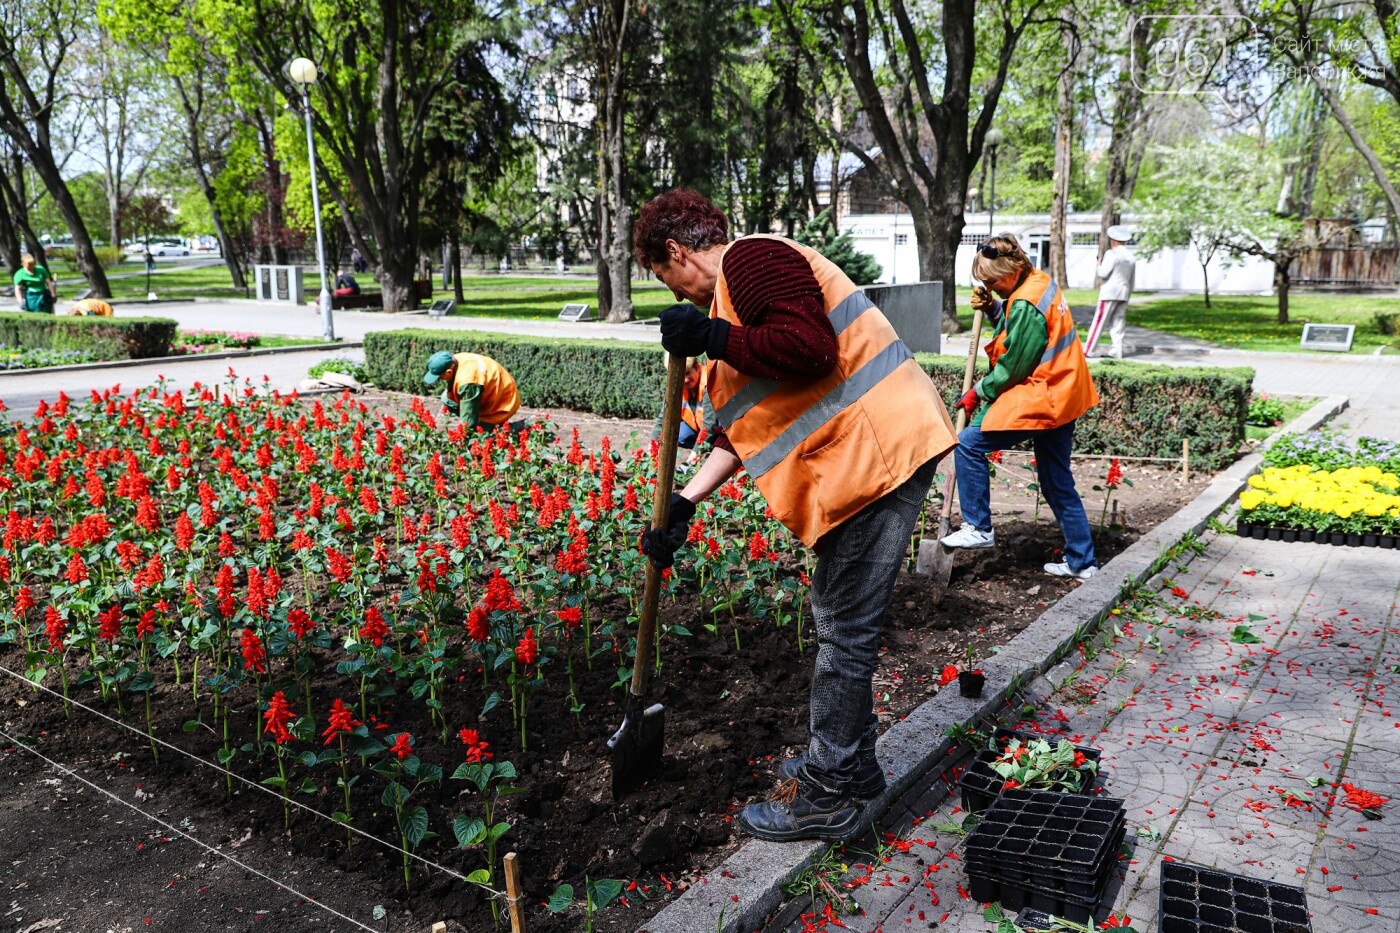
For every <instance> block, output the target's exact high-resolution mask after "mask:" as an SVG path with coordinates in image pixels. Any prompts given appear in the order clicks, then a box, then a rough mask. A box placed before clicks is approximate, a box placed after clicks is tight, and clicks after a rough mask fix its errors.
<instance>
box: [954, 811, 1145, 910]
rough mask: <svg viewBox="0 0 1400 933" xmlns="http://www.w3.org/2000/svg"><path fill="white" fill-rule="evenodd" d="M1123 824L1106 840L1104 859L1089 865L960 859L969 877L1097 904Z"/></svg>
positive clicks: (1106, 881)
mask: <svg viewBox="0 0 1400 933" xmlns="http://www.w3.org/2000/svg"><path fill="white" fill-rule="evenodd" d="M1125 835H1126V827H1125V826H1124V825H1122V824H1119V825H1118V826H1117V828H1116V829H1115V830H1114V832H1113V835H1112V836H1111V837H1110V839H1109V846H1108V848H1107V851H1106V853H1105V855H1104V856H1103V858H1102V859H1101V860H1100V861H1099V862H1097V863H1095V864H1094V865H1092V866H1078V865H1071V866H1066V865H1064V864H1060V865H1043V866H1037V865H1031V864H1026V863H1020V864H1007V863H1004V862H986V861H979V860H975V859H971V858H965V859H964V860H963V863H964V864H963V867H964V869H965V870H966V871H967V875H968V878H969V879H971V880H973V881H977V880H979V879H981V880H986V881H992V882H995V883H997V884H999V885H1001V887H1002V888H1003V889H1004V888H1006V887H1009V886H1013V887H1016V888H1019V889H1020V890H1022V891H1026V892H1034V893H1036V894H1039V895H1043V896H1045V897H1048V898H1051V899H1063V900H1072V901H1076V902H1080V903H1097V902H1098V899H1099V898H1100V897H1101V896H1102V894H1103V891H1104V888H1106V887H1107V886H1108V879H1109V877H1110V876H1111V875H1112V874H1113V866H1114V865H1115V864H1117V862H1118V858H1117V854H1118V851H1119V849H1120V847H1121V846H1122V844H1123V839H1124V837H1125Z"/></svg>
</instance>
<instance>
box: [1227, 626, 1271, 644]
mask: <svg viewBox="0 0 1400 933" xmlns="http://www.w3.org/2000/svg"><path fill="white" fill-rule="evenodd" d="M1263 640H1264V639H1262V638H1260V637H1259V636H1258V635H1256V634H1254V633H1253V632H1252V631H1250V629H1249V626H1248V625H1236V626H1235V630H1234V631H1233V632H1231V633H1230V641H1232V642H1234V643H1235V644H1237V645H1257V644H1259V643H1260V642H1262V641H1263Z"/></svg>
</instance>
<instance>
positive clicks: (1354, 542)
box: [1347, 532, 1361, 547]
mask: <svg viewBox="0 0 1400 933" xmlns="http://www.w3.org/2000/svg"><path fill="white" fill-rule="evenodd" d="M1347 547H1361V535H1359V534H1355V533H1353V532H1347Z"/></svg>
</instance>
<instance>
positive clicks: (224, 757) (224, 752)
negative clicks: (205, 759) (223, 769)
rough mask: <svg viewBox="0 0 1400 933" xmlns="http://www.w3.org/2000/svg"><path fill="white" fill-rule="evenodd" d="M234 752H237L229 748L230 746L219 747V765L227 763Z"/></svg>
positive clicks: (231, 758)
mask: <svg viewBox="0 0 1400 933" xmlns="http://www.w3.org/2000/svg"><path fill="white" fill-rule="evenodd" d="M236 754H238V752H236V751H234V750H233V749H231V748H221V749H219V753H218V758H219V764H221V765H227V764H228V763H229V762H230V761H232V760H233V756H234V755H236Z"/></svg>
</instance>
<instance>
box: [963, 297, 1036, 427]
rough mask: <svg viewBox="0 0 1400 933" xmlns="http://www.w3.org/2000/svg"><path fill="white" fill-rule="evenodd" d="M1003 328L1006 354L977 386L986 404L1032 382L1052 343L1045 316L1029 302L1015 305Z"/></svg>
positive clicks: (1015, 303) (1022, 301)
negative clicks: (1032, 375) (1042, 357)
mask: <svg viewBox="0 0 1400 933" xmlns="http://www.w3.org/2000/svg"><path fill="white" fill-rule="evenodd" d="M1004 326H1005V327H1006V352H1005V353H1003V354H1002V355H1001V358H1000V359H999V360H997V364H996V366H993V367H992V371H991V372H989V373H987V375H986V376H985V377H983V379H982V381H981V382H979V383H977V395H978V396H979V397H980V398H981V399H982V401H984V402H993V401H995V400H996V399H997V398H998V397H999V396H1000V395H1001V394H1002V393H1003V392H1005V391H1006V390H1007V389H1009V388H1011V387H1012V386H1015V385H1019V384H1020V383H1022V382H1025V381H1026V380H1027V379H1029V378H1030V375H1031V373H1033V372H1035V368H1036V367H1037V366H1039V365H1040V357H1041V355H1042V354H1044V353H1045V348H1046V346H1047V345H1048V344H1049V342H1050V338H1049V332H1048V330H1047V329H1046V326H1045V316H1044V315H1042V314H1041V313H1040V312H1039V311H1037V310H1036V309H1035V306H1034V305H1032V304H1031V303H1030V302H1028V301H1024V300H1021V299H1017V300H1016V301H1015V302H1013V303H1012V305H1011V308H1010V311H1009V313H1008V314H1007V315H1006V323H1005V325H1004Z"/></svg>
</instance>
